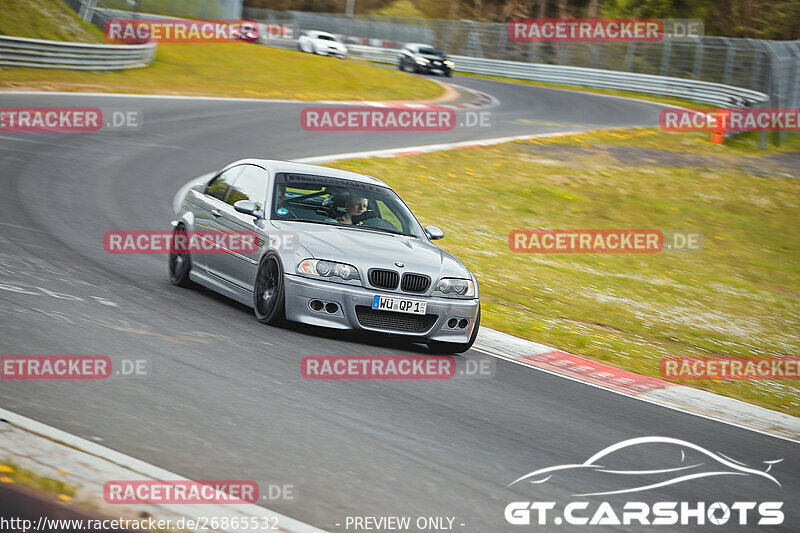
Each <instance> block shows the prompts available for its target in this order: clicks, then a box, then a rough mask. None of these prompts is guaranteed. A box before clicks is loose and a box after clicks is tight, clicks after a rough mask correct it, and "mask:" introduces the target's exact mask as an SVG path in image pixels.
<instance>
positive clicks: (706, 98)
mask: <svg viewBox="0 0 800 533" xmlns="http://www.w3.org/2000/svg"><path fill="white" fill-rule="evenodd" d="M267 43H268V44H271V45H273V46H279V47H281V48H297V41H296V40H295V39H273V40H271V41H267ZM347 49H348V51H349V54H350V56H351V57H356V58H359V59H366V60H368V61H375V62H377V63H388V64H396V63H397V56H398V53H399V50H395V49H392V48H378V47H374V46H363V45H355V44H350V45H347ZM450 58H451V59H452V60H453V61H454V62H455V72H456V73H458V72H468V73H471V74H484V75H488V76H501V77H504V78H516V79H522V80H533V81H541V82H547V83H556V84H562V85H580V86H584V87H594V88H598V89H617V90H626V91H634V92H640V93H645V94H654V95H659V96H674V97H678V98H687V99H690V100H695V101H697V102H703V103H707V104H712V105H717V106H721V107H742V106H756V105H760V104H763V103H765V102H767V101H768V100H769V96H768V95H767V94H765V93H762V92H760V91H753V90H750V89H745V88H742V87H734V86H732V85H726V84H723V83H713V82H708V81H701V80H691V79H683V78H672V77H669V76H657V75H652V74H637V73H633V72H622V71H616V70H603V69H594V68H584V67H568V66H563V65H546V64H542V63H523V62H520V61H501V60H498V59H485V58H476V57H469V56H459V55H454V56H450Z"/></svg>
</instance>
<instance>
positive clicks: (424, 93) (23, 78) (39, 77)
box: [0, 42, 444, 100]
mask: <svg viewBox="0 0 800 533" xmlns="http://www.w3.org/2000/svg"><path fill="white" fill-rule="evenodd" d="M0 87H5V88H7V89H34V88H35V89H39V90H53V91H56V90H57V91H91V92H108V93H147V94H182V95H200V96H230V97H249V98H288V99H297V100H350V99H353V100H406V99H407V100H413V99H428V98H434V97H437V96H440V95H441V94H443V92H444V89H443V88H442V87H441V86H440V85H438V84H436V83H433V82H431V81H429V80H425V79H421V78H418V77H416V76H408V75H405V74H403V73H402V72H399V71H396V70H390V69H383V68H375V67H373V66H370V65H367V64H362V63H356V62H352V61H341V60H339V59H334V58H331V57H322V56H316V55H312V54H304V53H301V52H296V51H293V50H279V49H276V48H271V47H268V46H261V45H255V44H250V43H244V42H241V43H239V42H237V43H161V44H159V45H158V55H157V59H156V61H155V62H154V63H153V64H152V65H150V66H148V67H146V68H141V69H133V70H124V71H117V72H83V71H71V70H52V69H36V68H17V67H12V68H0Z"/></svg>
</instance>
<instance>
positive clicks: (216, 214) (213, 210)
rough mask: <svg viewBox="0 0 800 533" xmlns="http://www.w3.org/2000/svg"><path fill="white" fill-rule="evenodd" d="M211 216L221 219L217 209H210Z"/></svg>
mask: <svg viewBox="0 0 800 533" xmlns="http://www.w3.org/2000/svg"><path fill="white" fill-rule="evenodd" d="M211 214H212V215H214V216H215V217H221V216H222V213H220V212H219V210H218V209H212V210H211Z"/></svg>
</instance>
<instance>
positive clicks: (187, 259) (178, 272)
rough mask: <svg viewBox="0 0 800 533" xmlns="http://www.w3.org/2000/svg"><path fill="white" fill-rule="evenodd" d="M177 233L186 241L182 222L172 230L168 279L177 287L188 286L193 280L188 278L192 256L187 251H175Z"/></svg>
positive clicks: (191, 284)
mask: <svg viewBox="0 0 800 533" xmlns="http://www.w3.org/2000/svg"><path fill="white" fill-rule="evenodd" d="M178 235H182V236H183V239H182V240H183V242H184V243H185V244H184V246H186V245H187V244H186V243H188V240H187V234H186V228H185V227H184V226H183V224H181V225H179V226H178V227H176V228H175V231H173V232H172V247H173V248H172V250H171V251H170V253H169V280H170V281H171V282H172V284H173V285H175V286H177V287H183V288H190V287H193V286H194V282H192V280H190V279H189V271H191V270H192V256H191V255H190V254H188V253H176V252H175V242H176V240H177V239H176V238H177V236H178Z"/></svg>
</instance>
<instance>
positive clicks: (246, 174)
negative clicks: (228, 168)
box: [225, 165, 269, 211]
mask: <svg viewBox="0 0 800 533" xmlns="http://www.w3.org/2000/svg"><path fill="white" fill-rule="evenodd" d="M241 169H242V170H241V172H239V174H238V175H237V176H236V179H235V180H234V181H233V184H232V185H231V187H230V190H229V192H228V196H227V198H226V199H225V202H226V203H229V204H231V205H233V204H235V203H236V202H238V201H239V200H251V201H253V202H255V203H256V205H257V206H258V210H259V211H263V209H264V202H265V201H266V200H267V183H268V181H269V173H268V172H267V171H266V170H264V169H263V168H261V167H257V166H255V165H242V167H241Z"/></svg>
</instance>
